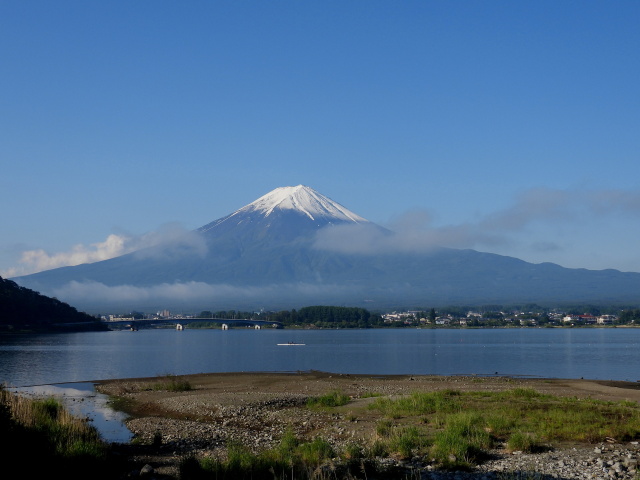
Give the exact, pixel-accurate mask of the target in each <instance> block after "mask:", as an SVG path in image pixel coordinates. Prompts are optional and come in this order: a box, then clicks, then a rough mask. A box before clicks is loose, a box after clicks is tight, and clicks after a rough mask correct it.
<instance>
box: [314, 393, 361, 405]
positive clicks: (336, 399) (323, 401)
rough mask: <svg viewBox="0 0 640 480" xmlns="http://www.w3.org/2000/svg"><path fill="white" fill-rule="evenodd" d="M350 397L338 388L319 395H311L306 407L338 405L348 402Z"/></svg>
mask: <svg viewBox="0 0 640 480" xmlns="http://www.w3.org/2000/svg"><path fill="white" fill-rule="evenodd" d="M350 400H351V398H350V397H349V395H346V394H344V393H343V392H340V391H338V390H334V391H332V392H329V393H326V394H324V395H320V396H319V397H311V398H309V400H307V406H308V407H340V406H343V405H346V404H347V403H349V401H350Z"/></svg>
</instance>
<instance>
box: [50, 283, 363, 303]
mask: <svg viewBox="0 0 640 480" xmlns="http://www.w3.org/2000/svg"><path fill="white" fill-rule="evenodd" d="M356 291H357V287H352V286H351V287H350V286H345V285H313V284H309V283H292V284H271V285H263V286H246V287H241V286H236V285H227V284H208V283H204V282H176V283H163V284H159V285H153V286H149V287H137V286H133V285H116V286H108V285H105V284H103V283H99V282H77V281H73V282H69V283H68V284H66V285H63V286H60V287H57V288H55V289H53V290H52V291H51V292H47V293H48V294H50V295H53V296H55V297H57V298H59V299H61V300H64V301H65V302H69V303H70V304H72V305H74V306H77V307H80V308H81V307H83V306H84V305H89V306H96V305H108V306H109V307H110V308H115V307H117V306H122V307H127V308H134V307H136V308H145V307H148V306H158V307H162V306H164V305H167V304H172V305H179V304H184V305H189V306H193V305H198V304H201V305H203V306H209V307H212V306H215V305H219V306H221V307H222V308H227V307H229V306H231V305H233V304H235V303H237V302H243V303H247V302H251V303H253V304H254V305H256V306H258V307H259V306H260V305H261V302H266V303H268V304H271V303H272V302H273V298H276V297H277V298H281V299H284V300H283V301H285V302H287V305H296V304H297V303H300V302H302V303H304V302H305V301H306V300H307V299H311V298H314V299H317V298H322V297H326V299H327V300H329V299H336V298H341V297H342V296H343V295H351V294H353V293H354V292H356ZM229 308H230V307H229Z"/></svg>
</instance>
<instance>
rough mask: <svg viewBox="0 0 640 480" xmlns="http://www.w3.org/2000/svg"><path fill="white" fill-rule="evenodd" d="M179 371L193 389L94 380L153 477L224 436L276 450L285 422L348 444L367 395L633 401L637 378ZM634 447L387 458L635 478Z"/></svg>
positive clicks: (365, 431) (366, 420)
mask: <svg viewBox="0 0 640 480" xmlns="http://www.w3.org/2000/svg"><path fill="white" fill-rule="evenodd" d="M180 378H181V379H184V380H187V381H188V382H189V384H190V385H191V387H192V388H191V390H188V391H183V392H170V391H167V390H157V389H155V388H153V386H154V385H155V384H157V383H158V382H160V381H162V379H161V378H147V379H124V380H108V381H102V382H97V384H96V389H97V390H99V391H100V392H102V393H105V394H108V395H111V396H114V397H118V398H119V399H120V400H121V401H123V402H124V405H126V410H127V412H128V413H129V414H130V415H131V417H130V418H129V420H128V421H127V426H128V427H129V429H130V430H131V431H132V432H133V433H134V435H135V437H136V441H135V442H133V443H132V445H130V446H128V447H125V446H123V454H126V455H130V456H132V457H133V460H134V461H135V464H136V465H140V466H142V465H149V466H150V467H151V468H152V470H153V472H154V473H153V474H154V475H155V477H156V478H177V476H178V470H177V465H178V463H179V461H180V460H181V459H182V458H184V457H185V456H187V455H192V454H195V455H203V456H204V455H212V456H217V455H224V452H225V451H226V445H227V443H228V442H229V441H230V440H235V441H239V442H241V443H242V444H243V445H245V446H247V447H249V448H251V449H253V450H254V451H256V452H257V451H260V450H262V449H265V448H270V447H273V446H274V445H275V444H277V442H278V441H279V439H280V437H281V436H282V434H283V433H284V432H285V430H287V429H291V430H293V432H294V433H295V434H296V435H297V436H300V437H303V438H309V439H312V438H314V437H316V436H321V437H323V438H325V439H327V440H328V441H329V442H330V443H331V444H332V445H334V446H335V447H337V448H340V447H343V446H345V445H346V444H348V443H350V442H359V443H362V444H366V443H367V442H368V441H369V440H370V439H371V438H374V436H375V426H376V422H377V420H378V419H379V416H377V415H375V414H374V413H372V412H371V411H369V410H368V409H366V408H365V407H366V405H367V403H369V402H371V401H373V398H372V397H371V395H390V396H396V395H404V394H409V393H412V392H416V391H435V390H442V389H454V390H460V391H483V390H486V391H502V390H510V389H513V388H519V387H526V388H533V389H535V390H537V391H539V392H541V393H549V394H552V395H558V396H571V397H578V398H592V399H598V400H607V401H618V400H628V401H633V402H638V401H640V384H637V383H632V382H603V381H591V380H561V379H528V378H511V377H500V376H495V377H473V376H451V377H444V376H401V375H394V376H388V375H380V376H372V375H344V374H330V373H323V372H293V373H225V374H197V375H188V376H184V377H180ZM335 390H338V391H341V392H344V393H346V394H347V395H349V396H350V397H351V401H350V402H349V404H348V405H346V406H343V407H339V408H336V409H332V410H331V411H330V412H327V411H321V410H313V409H308V408H306V407H305V405H306V401H307V399H308V398H309V397H311V396H317V395H323V394H326V393H327V392H330V391H335ZM639 450H640V448H639V447H638V444H637V442H633V443H624V444H623V443H620V442H618V441H617V440H616V439H607V441H606V442H603V443H599V444H595V445H584V444H580V445H577V444H576V445H554V446H553V449H552V450H550V451H547V452H544V453H539V454H525V453H518V452H516V453H507V452H505V451H500V450H496V451H493V452H491V456H490V459H489V460H487V461H486V462H484V463H482V464H481V465H479V466H478V467H477V468H476V470H475V471H473V472H444V471H438V470H437V469H434V468H433V467H432V466H431V465H428V464H425V463H424V462H422V461H419V460H418V459H413V460H412V459H404V460H397V459H396V460H393V459H391V460H388V461H389V462H393V464H394V466H397V465H402V466H404V467H406V468H407V471H410V472H411V476H410V477H407V478H424V479H430V478H431V479H456V480H464V479H507V478H509V479H513V478H522V479H540V480H543V479H608V478H616V479H623V480H627V479H629V480H630V479H636V478H638V477H637V476H636V473H635V471H636V466H637V459H638V455H639V453H638V452H639ZM147 468H149V467H147ZM506 472H511V473H509V475H507V473H506ZM513 472H519V473H513ZM516 475H517V476H516Z"/></svg>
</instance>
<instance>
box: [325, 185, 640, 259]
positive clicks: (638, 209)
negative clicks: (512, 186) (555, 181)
mask: <svg viewBox="0 0 640 480" xmlns="http://www.w3.org/2000/svg"><path fill="white" fill-rule="evenodd" d="M614 215H623V216H626V217H629V218H636V219H637V218H638V217H640V192H636V191H623V190H558V189H549V188H537V189H531V190H527V191H524V192H522V193H521V194H520V195H518V196H517V197H516V198H515V199H514V201H513V202H512V203H511V204H510V205H508V206H507V207H505V208H504V209H502V210H498V211H495V212H489V213H487V214H484V215H478V216H477V218H476V219H475V220H474V221H468V222H463V223H459V224H437V223H436V221H435V218H436V215H435V214H434V212H433V211H430V210H413V211H409V212H406V213H405V214H402V215H400V216H398V217H397V218H395V219H393V221H391V222H390V224H389V229H390V232H387V233H385V232H383V231H380V230H378V229H376V228H375V227H372V226H367V225H354V226H350V225H347V226H335V227H330V228H327V229H325V230H323V231H320V232H319V234H318V236H317V238H316V241H315V247H316V248H319V249H324V250H330V251H337V252H343V253H362V254H381V253H394V252H396V253H397V252H416V251H428V250H431V249H434V248H437V247H451V248H476V249H483V248H491V249H494V250H495V249H499V248H500V247H507V246H514V245H515V244H519V246H520V247H521V248H522V247H526V248H528V249H530V250H531V251H538V252H540V251H557V250H559V249H561V248H562V247H561V245H560V244H559V243H557V242H555V241H554V240H553V238H548V239H545V240H544V241H541V240H539V239H531V241H527V239H526V235H525V238H523V234H527V233H531V232H533V231H535V230H545V229H546V230H547V231H551V230H552V229H554V228H558V227H559V226H565V227H566V226H576V225H584V224H586V223H590V224H593V223H594V221H597V220H598V219H600V220H602V219H605V218H607V217H611V216H614Z"/></svg>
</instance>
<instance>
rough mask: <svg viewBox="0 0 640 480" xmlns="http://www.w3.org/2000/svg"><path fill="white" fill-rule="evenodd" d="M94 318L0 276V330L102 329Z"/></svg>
mask: <svg viewBox="0 0 640 480" xmlns="http://www.w3.org/2000/svg"><path fill="white" fill-rule="evenodd" d="M106 329H107V328H106V327H105V326H104V325H103V324H102V323H101V322H100V321H99V320H98V319H96V318H95V317H92V316H91V315H88V314H86V313H83V312H78V310H76V309H75V308H74V307H72V306H70V305H68V304H66V303H64V302H61V301H60V300H58V299H55V298H50V297H46V296H44V295H41V294H39V293H38V292H35V291H33V290H30V289H28V288H25V287H21V286H19V285H18V284H17V283H15V282H13V281H11V280H5V279H3V278H2V277H0V330H1V331H18V332H20V331H33V332H35V331H37V332H40V331H80V330H106Z"/></svg>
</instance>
